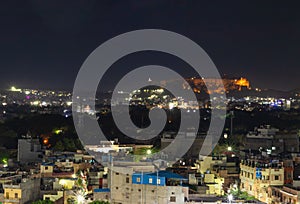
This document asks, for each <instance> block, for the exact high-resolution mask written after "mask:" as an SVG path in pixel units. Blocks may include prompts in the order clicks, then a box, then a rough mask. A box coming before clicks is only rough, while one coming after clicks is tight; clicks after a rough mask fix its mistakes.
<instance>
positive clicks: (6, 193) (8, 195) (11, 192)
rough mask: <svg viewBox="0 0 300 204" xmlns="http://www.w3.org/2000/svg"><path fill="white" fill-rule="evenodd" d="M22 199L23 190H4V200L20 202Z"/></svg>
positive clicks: (6, 203) (5, 203)
mask: <svg viewBox="0 0 300 204" xmlns="http://www.w3.org/2000/svg"><path fill="white" fill-rule="evenodd" d="M16 193H17V194H18V197H17V198H16V197H15V194H16ZM21 198H22V190H21V189H15V188H5V189H4V199H12V200H15V199H18V200H20V199H21ZM4 204H10V203H8V202H4Z"/></svg>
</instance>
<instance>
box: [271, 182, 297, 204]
mask: <svg viewBox="0 0 300 204" xmlns="http://www.w3.org/2000/svg"><path fill="white" fill-rule="evenodd" d="M268 195H269V200H268V203H270V204H280V203H289V204H297V203H300V187H294V186H292V185H289V186H287V185H286V186H283V187H277V186H271V187H270V188H269V194H268Z"/></svg>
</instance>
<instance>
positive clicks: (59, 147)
mask: <svg viewBox="0 0 300 204" xmlns="http://www.w3.org/2000/svg"><path fill="white" fill-rule="evenodd" d="M64 149H65V147H64V145H63V143H62V141H58V142H57V143H56V144H55V146H54V150H55V151H64Z"/></svg>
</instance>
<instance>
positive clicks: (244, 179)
mask: <svg viewBox="0 0 300 204" xmlns="http://www.w3.org/2000/svg"><path fill="white" fill-rule="evenodd" d="M240 179H241V185H240V188H241V190H242V191H246V192H247V193H248V194H250V195H252V196H254V197H255V198H257V199H258V200H260V201H262V202H268V200H269V198H268V188H269V187H272V186H283V185H284V167H283V163H282V162H279V161H278V160H274V161H272V162H270V161H269V160H254V159H253V160H242V162H241V164H240Z"/></svg>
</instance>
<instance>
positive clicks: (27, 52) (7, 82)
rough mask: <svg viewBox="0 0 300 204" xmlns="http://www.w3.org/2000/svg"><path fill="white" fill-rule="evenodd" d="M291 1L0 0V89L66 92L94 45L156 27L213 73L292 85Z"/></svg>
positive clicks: (295, 28) (295, 65) (295, 17)
mask: <svg viewBox="0 0 300 204" xmlns="http://www.w3.org/2000/svg"><path fill="white" fill-rule="evenodd" d="M294 2H295V3H292V1H288V3H286V2H285V1H274V0H272V1H262V0H258V1H254V0H251V1H246V0H243V1H238V0H237V1H229V0H226V1H223V0H220V1H213V0H211V1H206V2H204V1H200V0H174V1H167V0H148V1H146V0H135V1H134V0H129V1H126V0H110V1H108V0H99V1H97V0H82V1H76V0H71V1H62V0H51V1H50V0H49V1H47V0H43V1H41V0H31V1H25V0H24V1H14V0H9V1H1V3H0V26H1V29H0V54H1V58H0V67H1V69H0V70H1V72H0V73H1V74H0V80H1V84H0V86H1V87H2V88H5V87H8V86H11V85H16V86H19V87H24V88H47V89H69V90H71V89H72V86H73V83H74V80H75V78H76V74H77V72H78V70H79V68H80V66H81V64H82V63H83V61H84V60H85V59H86V58H87V56H88V55H89V54H90V53H91V52H92V51H93V50H94V49H95V48H96V47H98V46H99V45H100V44H101V43H103V42H105V41H106V40H108V39H110V38H111V37H114V36H116V35H118V34H121V33H124V32H128V31H131V30H136V29H145V28H160V29H165V30H170V31H174V32H178V33H180V34H183V35H186V36H187V37H189V38H191V39H192V40H194V41H195V42H197V43H198V44H199V45H200V46H201V47H202V48H203V49H204V50H205V51H206V52H207V53H208V54H209V55H210V57H211V58H212V60H213V61H214V62H215V64H216V66H217V67H218V69H219V71H220V73H221V74H227V75H229V76H245V77H247V78H249V79H250V81H251V83H252V86H253V87H260V88H274V89H281V90H290V89H294V88H300V80H299V74H300V70H299V68H300V60H299V59H300V12H299V8H300V7H299V6H300V5H299V4H297V1H294ZM141 59H143V58H139V60H140V61H142V60H141ZM168 59H169V58H168ZM165 60H166V59H165ZM148 61H149V60H148ZM148 61H147V60H145V63H147V62H148ZM132 63H133V64H135V62H132ZM126 64H130V62H128V60H127V62H126ZM145 65H146V64H145ZM128 66H129V65H128ZM121 67H122V68H121ZM119 69H123V71H124V69H125V70H126V66H122V65H121V66H120V67H119ZM125 72H126V71H125ZM112 73H114V72H112ZM115 73H119V72H117V71H116V72H115ZM116 75H117V74H116ZM108 83H109V82H108Z"/></svg>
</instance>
